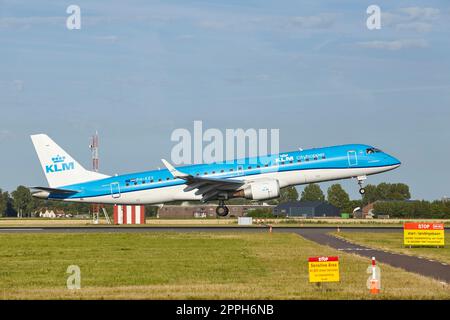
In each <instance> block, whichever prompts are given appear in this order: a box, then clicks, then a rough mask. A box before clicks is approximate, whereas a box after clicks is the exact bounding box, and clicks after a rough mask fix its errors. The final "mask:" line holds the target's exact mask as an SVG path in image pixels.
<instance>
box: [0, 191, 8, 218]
mask: <svg viewBox="0 0 450 320" xmlns="http://www.w3.org/2000/svg"><path fill="white" fill-rule="evenodd" d="M8 202H9V194H8V192H3V191H2V189H0V217H4V216H6V209H7V208H8Z"/></svg>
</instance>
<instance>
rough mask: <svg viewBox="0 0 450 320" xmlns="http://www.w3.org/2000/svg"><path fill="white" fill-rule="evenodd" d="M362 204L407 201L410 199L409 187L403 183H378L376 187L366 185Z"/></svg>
mask: <svg viewBox="0 0 450 320" xmlns="http://www.w3.org/2000/svg"><path fill="white" fill-rule="evenodd" d="M365 189H366V193H365V194H364V196H363V203H364V205H367V204H369V203H373V202H375V201H378V200H399V201H402V200H408V199H410V198H411V194H410V192H409V187H408V186H407V185H406V184H404V183H385V182H383V183H380V184H379V185H377V186H374V185H371V184H369V185H367V186H366V187H365Z"/></svg>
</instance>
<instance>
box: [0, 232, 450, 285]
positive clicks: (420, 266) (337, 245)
mask: <svg viewBox="0 0 450 320" xmlns="http://www.w3.org/2000/svg"><path fill="white" fill-rule="evenodd" d="M340 230H341V231H345V232H403V228H401V227H399V228H393V227H373V228H369V227H361V228H359V227H341V228H340ZM230 231H231V232H268V228H267V227H211V226H208V227H153V226H152V227H149V226H145V227H125V226H120V227H119V226H111V227H110V226H104V227H100V226H89V227H36V228H35V227H33V228H23V227H21V228H18V227H17V228H14V227H8V228H4V227H2V228H0V234H7V233H86V232H88V233H98V232H106V233H123V232H128V233H136V232H137V233H139V232H230ZM333 231H336V228H335V227H301V228H298V227H275V228H273V232H291V233H296V234H298V235H300V236H302V237H304V238H306V239H308V240H310V241H313V242H316V243H318V244H321V245H325V246H329V247H332V248H334V249H336V250H338V251H343V252H348V253H353V254H357V255H359V256H363V257H366V258H369V259H370V258H371V257H376V259H377V261H379V262H381V263H386V264H389V265H391V266H393V267H397V268H401V269H404V270H406V271H409V272H414V273H418V274H421V275H423V276H427V277H431V278H434V279H436V280H439V281H442V282H446V283H450V266H449V265H447V264H445V263H441V262H438V261H432V260H428V259H421V258H419V257H413V256H408V255H404V254H398V253H392V252H387V251H383V250H379V249H373V248H369V247H366V246H362V245H358V244H353V243H350V242H348V241H346V240H342V239H339V238H337V237H335V236H333V235H331V234H330V232H333Z"/></svg>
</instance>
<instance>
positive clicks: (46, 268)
mask: <svg viewBox="0 0 450 320" xmlns="http://www.w3.org/2000/svg"><path fill="white" fill-rule="evenodd" d="M316 255H339V256H340V260H341V282H340V283H327V284H325V285H324V286H322V287H321V288H318V287H317V286H315V285H312V284H310V283H309V282H308V271H307V268H308V265H307V259H308V257H309V256H316ZM369 263H370V261H369V260H367V259H364V258H361V257H357V256H354V255H351V254H348V253H342V252H337V251H335V250H333V249H331V248H328V247H324V246H320V245H317V244H315V243H312V242H309V241H307V240H305V239H303V238H301V237H299V236H297V235H295V234H288V233H276V232H275V233H274V234H269V233H233V232H226V233H225V232H224V233H207V232H204V233H163V232H161V233H159V232H158V233H85V234H1V235H0V298H2V299H80V298H81V299H88V298H89V299H372V298H374V297H372V296H370V295H369V294H368V290H367V288H366V287H365V284H366V279H367V277H368V276H369V275H368V274H367V273H366V269H367V267H368V265H369ZM69 265H78V266H79V267H80V268H81V286H82V288H81V290H75V291H74V290H68V289H67V288H66V280H67V277H68V274H66V269H67V267H68V266H69ZM382 280H383V283H382V286H383V291H382V294H381V295H380V296H378V297H377V298H381V299H383V298H385V299H450V290H448V287H447V286H443V285H442V284H440V283H439V282H437V281H435V280H432V279H429V278H425V277H421V276H418V275H415V274H411V273H407V272H405V271H401V270H399V269H394V268H392V267H389V266H383V265H382Z"/></svg>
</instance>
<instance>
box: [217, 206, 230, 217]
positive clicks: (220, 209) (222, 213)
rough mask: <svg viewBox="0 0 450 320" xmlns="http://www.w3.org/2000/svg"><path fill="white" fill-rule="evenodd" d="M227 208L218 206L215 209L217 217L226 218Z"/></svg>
mask: <svg viewBox="0 0 450 320" xmlns="http://www.w3.org/2000/svg"><path fill="white" fill-rule="evenodd" d="M228 212H229V210H228V207H226V206H218V207H217V208H216V213H217V215H218V216H219V217H226V216H227V215H228Z"/></svg>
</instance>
